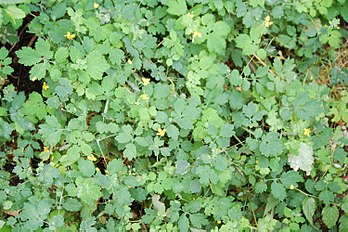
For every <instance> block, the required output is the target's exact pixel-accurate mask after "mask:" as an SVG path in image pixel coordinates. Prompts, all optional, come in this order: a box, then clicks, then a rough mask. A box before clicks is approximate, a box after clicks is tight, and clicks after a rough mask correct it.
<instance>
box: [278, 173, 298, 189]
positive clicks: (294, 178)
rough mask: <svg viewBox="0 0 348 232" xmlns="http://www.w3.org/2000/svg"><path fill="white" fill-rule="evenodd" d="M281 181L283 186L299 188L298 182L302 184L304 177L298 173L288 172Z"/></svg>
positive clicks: (282, 176)
mask: <svg viewBox="0 0 348 232" xmlns="http://www.w3.org/2000/svg"><path fill="white" fill-rule="evenodd" d="M280 180H281V182H282V184H283V185H284V186H286V187H290V185H294V186H295V187H297V182H302V181H303V177H302V176H301V175H300V173H298V172H295V171H288V172H284V173H283V174H282V175H281V177H280Z"/></svg>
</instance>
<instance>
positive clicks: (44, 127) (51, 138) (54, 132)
mask: <svg viewBox="0 0 348 232" xmlns="http://www.w3.org/2000/svg"><path fill="white" fill-rule="evenodd" d="M61 128H62V126H61V125H60V124H59V122H58V119H57V118H56V117H55V116H51V115H48V116H46V118H45V124H41V125H40V130H39V133H40V134H41V135H42V138H43V140H44V141H45V142H46V143H47V144H49V145H51V146H55V145H56V144H57V143H58V142H59V140H60V136H61V135H62V130H61Z"/></svg>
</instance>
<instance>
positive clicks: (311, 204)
mask: <svg viewBox="0 0 348 232" xmlns="http://www.w3.org/2000/svg"><path fill="white" fill-rule="evenodd" d="M316 209H317V204H316V201H315V199H314V198H311V197H309V198H305V199H304V200H303V202H302V210H303V213H304V215H305V216H306V218H307V220H308V221H309V223H310V224H311V225H313V215H314V213H315V210H316Z"/></svg>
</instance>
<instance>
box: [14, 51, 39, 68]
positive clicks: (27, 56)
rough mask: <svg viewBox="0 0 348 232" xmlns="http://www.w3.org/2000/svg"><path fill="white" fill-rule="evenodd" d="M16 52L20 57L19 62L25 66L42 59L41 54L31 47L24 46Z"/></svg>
mask: <svg viewBox="0 0 348 232" xmlns="http://www.w3.org/2000/svg"><path fill="white" fill-rule="evenodd" d="M16 54H17V56H18V58H19V63H21V64H24V65H25V66H31V65H34V64H37V63H39V62H40V61H41V56H40V54H39V53H38V52H37V51H35V50H34V49H32V48H31V47H23V48H22V49H21V50H19V51H17V52H16Z"/></svg>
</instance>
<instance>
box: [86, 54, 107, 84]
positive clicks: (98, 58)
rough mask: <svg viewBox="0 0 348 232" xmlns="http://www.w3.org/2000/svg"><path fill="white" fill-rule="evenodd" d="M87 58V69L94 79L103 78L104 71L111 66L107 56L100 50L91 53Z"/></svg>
mask: <svg viewBox="0 0 348 232" xmlns="http://www.w3.org/2000/svg"><path fill="white" fill-rule="evenodd" d="M86 60H87V64H86V71H87V73H88V74H89V75H90V76H91V78H92V79H95V80H101V79H102V78H103V73H104V72H106V70H108V69H109V68H110V65H109V64H108V62H107V61H106V59H105V57H104V56H103V55H101V54H100V52H99V51H98V50H96V51H93V52H91V53H89V54H88V55H87V57H86Z"/></svg>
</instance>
